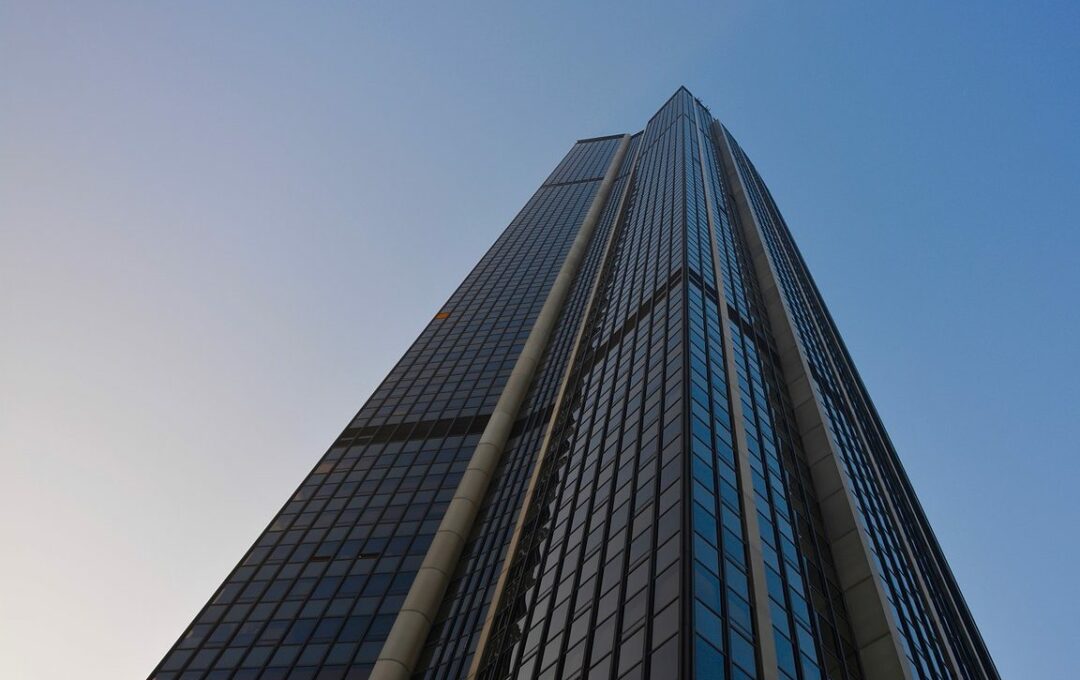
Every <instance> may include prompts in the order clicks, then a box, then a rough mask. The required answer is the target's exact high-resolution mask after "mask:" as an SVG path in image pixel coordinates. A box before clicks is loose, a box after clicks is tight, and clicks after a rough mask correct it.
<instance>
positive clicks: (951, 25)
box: [0, 0, 1080, 680]
mask: <svg viewBox="0 0 1080 680" xmlns="http://www.w3.org/2000/svg"><path fill="white" fill-rule="evenodd" d="M67 4H68V6H67V7H60V6H54V5H52V3H48V2H41V1H38V0H35V1H33V2H27V3H13V2H5V3H3V6H2V7H0V315H2V316H0V328H2V332H0V362H2V363H0V447H2V448H0V455H2V461H0V465H2V467H0V479H3V480H4V486H5V492H4V493H3V494H2V496H0V532H2V534H0V545H3V558H2V559H0V612H2V613H0V675H2V676H3V677H4V678H12V679H16V680H22V679H30V680H38V679H46V680H53V679H57V680H58V679H60V678H64V679H65V680H66V679H68V678H80V679H83V680H87V679H88V680H97V679H102V680H104V679H109V680H115V679H116V678H140V677H145V676H146V674H147V673H149V671H150V670H151V669H152V667H153V666H154V665H155V663H156V662H157V661H158V660H159V659H160V657H161V656H162V655H163V654H164V652H165V651H166V650H167V648H168V647H169V646H170V645H171V644H172V642H173V641H174V640H175V638H176V637H177V636H178V635H179V634H180V633H181V631H182V629H183V628H184V627H185V626H186V625H187V623H188V622H189V621H190V619H191V618H192V617H193V616H194V614H195V613H196V611H197V610H198V608H199V607H200V606H201V605H202V604H203V603H204V601H205V600H206V598H207V597H208V596H209V595H210V594H211V592H212V590H213V589H214V588H215V587H216V586H217V585H218V584H219V583H220V581H221V580H222V579H223V578H224V577H225V575H226V573H227V572H228V570H229V569H230V568H231V567H232V566H233V564H234V563H235V562H236V560H238V559H239V558H240V556H241V555H242V553H243V552H244V550H245V549H246V547H247V546H248V545H249V544H250V543H251V542H252V541H253V540H254V539H255V537H256V536H257V534H258V532H259V531H261V529H262V528H263V527H264V526H265V524H266V522H267V521H268V520H269V519H270V517H271V516H272V514H273V513H274V512H275V511H276V510H277V508H278V507H279V506H280V504H281V503H282V502H283V501H284V500H285V499H286V497H287V496H288V494H289V493H290V492H291V491H292V490H293V488H294V487H295V486H296V484H297V483H298V482H299V480H300V479H301V478H302V477H303V475H304V474H305V473H306V472H307V471H308V470H309V468H310V467H311V466H312V465H313V463H314V461H315V460H316V458H317V457H318V456H319V455H321V453H322V452H323V451H324V450H325V448H326V446H328V445H329V443H330V442H331V441H332V440H333V439H334V437H335V436H336V435H337V433H338V432H339V431H340V430H341V428H342V427H344V425H345V424H346V422H347V421H348V420H349V418H350V417H351V416H352V414H353V413H354V412H355V411H356V410H357V409H358V408H359V407H360V405H361V404H362V403H363V401H364V399H365V398H366V397H367V396H368V395H369V394H370V392H371V391H372V390H373V388H374V387H375V385H376V384H377V382H378V381H379V380H380V379H381V378H382V377H383V376H384V375H385V374H386V372H387V371H388V370H389V369H390V367H391V366H392V364H393V362H394V361H396V359H397V358H398V357H399V356H400V355H401V353H402V352H403V351H404V350H405V348H406V347H407V345H408V343H409V342H411V341H412V339H413V338H414V337H415V336H416V335H417V333H418V332H419V331H420V329H421V328H422V326H423V324H424V323H425V322H426V321H427V320H428V319H429V318H430V317H431V315H432V313H433V312H434V311H435V310H437V309H438V307H439V306H440V305H441V303H442V302H443V301H444V300H445V299H446V297H447V296H448V295H449V293H450V291H451V290H452V289H453V287H454V286H456V285H457V283H458V282H460V280H461V279H462V278H463V277H464V275H465V274H466V272H467V271H468V270H469V269H470V267H471V266H472V265H473V264H474V263H475V262H476V261H477V260H478V259H479V257H480V255H481V254H482V252H483V251H484V249H485V248H487V246H488V245H490V244H491V242H492V241H493V240H494V239H495V237H496V236H497V234H498V233H499V232H500V231H501V230H502V228H503V227H504V226H505V225H506V224H507V223H508V222H509V220H510V218H511V217H513V215H514V213H515V212H516V211H517V210H518V209H519V208H520V207H521V206H522V205H523V204H524V202H525V201H526V199H527V198H528V197H529V195H530V194H531V193H532V192H533V190H534V189H535V188H536V187H537V186H538V185H539V183H540V182H541V181H542V179H543V178H544V176H545V175H546V174H547V173H548V172H549V170H550V169H551V168H552V167H553V166H554V164H555V163H556V162H557V161H558V159H559V158H560V157H561V156H562V155H563V154H564V153H565V152H566V150H567V149H568V148H569V146H570V145H571V144H572V142H573V141H574V140H575V139H577V138H580V137H588V136H594V135H601V134H610V133H616V132H624V131H636V130H638V129H640V128H641V127H642V126H643V125H644V123H645V121H646V120H647V119H648V117H649V116H650V115H651V114H652V113H653V112H654V111H655V110H656V109H657V108H658V107H659V106H660V105H661V104H662V103H663V101H664V100H665V99H666V98H667V97H668V96H669V95H670V94H671V93H672V92H673V91H674V90H675V89H676V88H677V87H678V86H679V85H681V84H685V85H686V86H688V87H689V88H690V90H691V91H692V92H693V93H694V94H695V95H697V96H698V97H699V98H701V99H702V100H703V101H704V102H705V103H706V104H707V105H708V106H709V107H710V108H711V110H712V111H713V113H714V114H715V115H716V116H718V117H719V118H721V119H722V120H723V121H724V122H725V123H726V124H727V125H728V127H729V128H730V129H731V130H732V131H733V132H734V134H735V135H736V136H737V138H738V139H739V140H740V142H741V143H742V145H743V146H744V147H745V149H746V150H747V152H748V153H749V154H750V156H751V158H753V160H754V161H755V163H756V164H757V166H758V168H759V169H760V170H761V172H762V173H763V175H764V176H765V179H766V181H767V182H768V183H769V186H770V187H771V189H772V192H773V194H774V196H775V197H776V199H777V200H778V201H779V203H780V206H781V208H782V210H783V211H784V213H785V215H786V217H787V220H788V222H789V223H790V225H791V227H792V229H793V230H794V232H795V237H796V239H797V240H798V242H799V244H800V245H801V247H802V249H803V252H804V254H805V255H806V258H807V260H808V262H809V265H810V267H811V270H812V271H813V273H814V275H815V276H816V278H817V281H818V284H819V285H820V287H821V288H822V291H823V293H824V295H825V298H826V300H827V301H828V303H829V305H830V307H831V309H832V312H833V314H834V315H835V317H836V319H837V322H838V324H839V326H840V329H841V331H842V332H843V333H844V336H845V338H846V340H847V342H848V345H849V347H850V349H851V351H852V353H853V355H854V357H855V360H856V362H857V364H858V365H859V367H860V369H861V371H862V374H863V377H864V378H865V380H866V382H867V384H868V387H869V389H870V392H871V394H872V395H873V396H874V398H875V400H876V403H877V406H878V408H879V409H880V411H881V412H882V415H883V417H884V420H885V422H886V425H887V426H888V427H889V431H890V433H891V435H892V438H893V440H894V441H895V443H896V445H897V447H898V449H899V451H900V454H901V457H902V458H903V461H904V463H905V465H906V467H907V470H908V472H909V473H910V475H911V477H912V479H913V481H914V484H915V488H916V489H917V491H918V492H919V495H920V497H921V499H922V502H923V504H924V506H925V508H926V511H927V513H928V515H929V517H930V520H931V522H932V524H933V526H934V528H935V530H936V532H937V535H938V537H939V538H940V540H941V543H942V544H943V546H944V549H945V552H946V554H947V556H948V558H949V560H950V562H951V564H952V566H953V569H954V571H955V573H956V575H957V578H958V579H959V582H960V584H961V586H962V588H963V589H964V592H965V594H966V596H967V599H968V602H969V604H970V606H971V608H972V610H973V611H974V614H975V617H976V619H977V621H978V622H979V624H980V626H981V629H982V632H983V635H984V636H985V638H986V640H987V643H988V644H989V646H990V650H991V652H992V653H993V655H994V656H995V658H996V660H997V663H998V666H999V668H1000V670H1001V672H1002V674H1003V676H1004V677H1006V678H1016V679H1017V680H1020V679H1026V678H1072V677H1075V674H1076V666H1077V664H1076V658H1075V650H1076V648H1077V647H1078V646H1080V625H1078V614H1077V607H1078V604H1080V587H1078V585H1077V572H1078V568H1077V566H1076V565H1077V563H1078V561H1080V548H1078V540H1080V536H1078V534H1080V528H1078V527H1080V511H1078V502H1077V500H1076V488H1077V479H1078V475H1080V463H1078V455H1077V454H1078V448H1080V446H1078V444H1077V442H1078V441H1080V408H1078V404H1080V399H1078V390H1080V388H1078V385H1080V365H1078V360H1077V346H1078V345H1080V337H1078V336H1080V314H1078V312H1077V292H1078V291H1080V257H1078V252H1080V250H1078V248H1080V233H1078V224H1077V222H1078V220H1077V214H1078V209H1080V9H1078V7H1080V6H1078V4H1077V3H1075V2H1067V1H1062V2H1042V1H1039V0H1034V1H1032V2H1015V3H998V2H980V3H942V2H938V1H935V2H929V1H924V0H915V1H913V2H904V3H899V2H893V3H864V2H836V3H833V2H826V3H800V2H780V1H779V0H770V1H767V2H746V3H732V2H712V3H707V4H689V3H685V4H684V3H681V2H668V3H664V4H665V7H666V8H665V9H664V10H663V11H657V10H655V9H650V8H649V7H647V6H645V5H642V6H638V5H636V4H635V3H628V2H617V3H608V4H603V5H602V4H599V3H565V4H559V5H556V4H552V3H489V4H487V5H486V6H481V4H480V3H470V5H471V7H472V9H471V10H470V11H468V12H465V11H460V10H450V9H448V7H447V5H449V4H452V3H439V4H435V3H432V4H431V6H430V7H421V6H420V5H421V4H424V3H389V2H387V3H375V2H352V3H345V2H341V3H331V2H324V3H295V4H293V5H286V4H275V3H270V2H258V3H249V4H247V5H241V4H240V3H199V2H170V3H157V2H133V3H126V4H125V3H114V2H108V3H90V2H79V3H67ZM657 4H659V3H657ZM871 4H872V5H875V7H870V5H871ZM510 5H514V6H510ZM586 5H587V6H586ZM950 5H951V6H950Z"/></svg>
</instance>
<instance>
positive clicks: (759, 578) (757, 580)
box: [695, 110, 779, 680]
mask: <svg viewBox="0 0 1080 680" xmlns="http://www.w3.org/2000/svg"><path fill="white" fill-rule="evenodd" d="M695 117H696V122H697V125H695V128H696V129H697V136H698V145H697V147H698V163H699V164H700V165H701V180H702V185H703V186H704V189H705V221H706V223H707V224H708V225H709V245H710V247H711V248H712V260H713V277H714V284H713V285H714V286H715V287H716V297H717V308H718V309H719V310H720V332H721V337H722V338H723V347H724V370H725V371H726V372H727V375H728V380H727V388H728V402H729V403H730V405H731V423H732V427H733V428H734V431H733V433H734V435H735V455H736V457H737V460H738V462H739V494H740V502H741V503H742V516H743V527H744V529H745V531H746V545H747V550H748V551H749V553H750V578H751V582H752V584H753V586H752V587H753V596H754V603H753V604H754V609H753V612H754V625H755V626H756V627H757V635H758V640H757V642H758V644H757V652H758V664H759V665H760V668H761V677H762V678H763V679H764V680H776V678H777V677H778V674H779V665H778V664H777V661H776V643H775V641H774V640H773V627H772V613H771V612H770V610H769V588H768V583H767V582H766V580H765V559H764V556H763V555H762V549H761V531H760V529H759V527H758V521H757V503H756V502H755V500H754V481H753V479H752V477H751V473H750V455H749V452H748V448H747V443H746V428H745V427H744V426H743V413H742V399H740V398H739V380H738V372H737V370H736V368H735V354H734V352H733V350H732V338H731V326H730V320H729V317H728V311H727V303H726V302H725V299H726V297H725V294H724V277H723V275H722V274H721V273H720V253H719V251H718V250H717V247H716V226H715V225H716V217H715V215H714V214H713V206H714V205H715V203H714V201H715V200H716V197H715V196H713V195H712V189H711V187H710V186H709V182H708V176H709V174H708V172H706V169H705V158H704V156H703V154H704V153H705V140H704V138H703V135H702V134H701V114H700V113H698V112H697V111H696V110H695Z"/></svg>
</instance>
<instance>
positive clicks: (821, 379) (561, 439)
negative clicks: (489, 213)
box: [151, 89, 999, 680]
mask: <svg viewBox="0 0 1080 680" xmlns="http://www.w3.org/2000/svg"><path fill="white" fill-rule="evenodd" d="M998 677H999V676H998V674H997V671H996V670H995V668H994V664H993V661H992V659H991V658H990V655H989V653H988V652H987V649H986V646H985V644H984V643H983V641H982V638H981V637H980V635H979V631H978V629H977V628H976V626H975V623H974V621H973V620H972V617H971V614H970V612H969V611H968V608H967V606H966V605H965V603H964V599H963V596H962V594H961V593H960V590H959V588H958V587H957V584H956V581H955V579H954V578H953V576H952V573H951V571H950V569H949V566H948V564H947V563H946V561H945V558H944V556H943V555H942V551H941V549H940V547H939V545H938V543H937V541H936V539H935V538H934V534H933V532H932V530H931V528H930V526H929V524H928V523H927V520H926V517H925V514H924V513H923V511H922V509H921V507H920V505H919V502H918V500H917V498H916V497H915V494H914V492H913V490H912V488H911V484H910V482H909V480H908V478H907V476H906V475H905V473H904V470H903V468H902V466H901V465H900V462H899V459H898V457H897V454H896V451H895V450H894V448H893V446H892V443H891V442H890V440H889V437H888V435H887V434H886V432H885V430H884V427H883V426H882V423H881V420H880V418H879V416H878V413H877V411H876V410H875V408H874V406H873V403H872V402H871V401H870V397H869V395H868V394H867V392H866V389H865V387H864V385H863V383H862V381H861V379H860V378H859V375H858V372H857V371H856V369H855V367H854V365H853V364H852V361H851V357H850V356H849V354H848V352H847V349H846V348H845V346H844V343H843V341H842V340H841V338H840V335H839V332H838V331H837V328H836V325H835V324H834V323H833V320H832V318H831V316H830V315H829V312H828V309H827V308H826V307H825V303H824V301H823V300H822V297H821V294H820V293H819V291H818V289H817V287H816V286H815V284H814V281H813V279H812V278H811V276H810V273H809V271H808V270H807V267H806V263H805V262H804V261H803V259H802V256H801V255H800V254H799V251H798V248H797V247H796V245H795V243H794V241H793V239H792V236H791V232H790V231H789V230H788V228H787V225H786V224H785V222H784V220H783V218H782V217H781V215H780V212H779V210H778V209H777V206H776V204H775V202H774V201H773V198H772V196H771V195H770V193H769V191H768V189H767V188H766V186H765V184H764V183H763V182H762V179H761V177H760V175H759V174H758V172H757V170H756V169H755V168H754V166H753V164H752V163H751V162H750V160H749V159H748V158H747V156H746V154H745V153H744V152H743V150H742V148H741V147H740V146H739V145H738V143H737V142H736V141H735V139H734V138H733V137H732V136H731V134H730V133H729V132H728V131H727V129H726V128H724V127H723V125H721V124H720V123H719V122H718V121H717V120H715V119H714V118H713V117H712V116H711V114H710V113H709V111H708V109H706V108H705V107H704V106H703V105H702V104H701V103H700V102H698V101H697V100H696V99H694V97H693V96H692V95H691V94H690V93H689V92H687V91H686V90H685V89H680V90H678V91H677V92H676V93H675V94H674V95H673V96H672V97H671V98H670V99H669V100H668V101H667V102H666V103H665V104H664V105H663V107H662V108H661V109H660V111H659V112H657V113H656V115H655V116H653V117H652V119H651V120H649V122H648V124H647V125H646V127H645V129H644V131H642V132H639V133H637V134H633V135H613V136H610V137H599V138H594V139H585V140H581V141H579V142H577V143H576V144H575V145H574V146H573V147H572V148H571V149H570V151H569V153H568V154H567V155H566V157H565V158H564V159H563V160H562V162H561V163H559V165H558V166H557V167H556V168H555V170H554V171H553V172H552V173H551V175H550V176H549V177H548V178H547V180H546V181H545V182H544V183H543V185H542V186H541V187H540V188H539V189H538V190H537V191H536V193H535V194H534V195H533V196H532V198H531V199H530V200H529V202H528V203H527V204H526V205H525V207H524V208H523V209H522V210H521V212H520V213H519V214H518V215H517V217H515V218H514V220H513V221H512V222H511V223H510V225H509V226H508V227H507V229H506V231H505V232H503V234H502V235H501V236H500V237H499V239H498V240H497V241H496V242H495V244H494V245H493V246H492V247H491V249H490V250H489V251H488V252H487V254H485V255H484V257H483V258H482V259H481V260H480V263H479V264H478V265H477V266H476V267H475V268H474V269H473V271H472V272H471V273H470V274H469V275H468V277H467V278H466V279H465V281H464V282H463V283H462V284H461V286H460V287H459V288H458V289H457V290H456V291H455V292H454V293H453V295H451V296H450V299H449V300H448V301H447V302H446V304H445V305H444V306H443V307H442V308H441V309H440V310H439V311H438V312H437V313H436V314H435V315H434V318H433V319H432V320H431V321H430V323H429V324H428V325H427V327H426V328H425V329H424V331H423V332H422V333H421V334H420V337H419V338H418V339H417V340H416V341H415V342H414V343H413V345H412V347H410V348H409V350H408V351H407V352H406V353H405V355H404V356H403V357H402V359H401V360H400V361H399V362H398V364H397V365H396V366H395V367H394V368H393V370H391V371H390V374H389V375H388V376H387V377H386V379H385V380H384V381H383V383H382V384H381V385H380V386H379V387H378V389H377V390H376V391H375V393H374V394H373V395H372V396H371V398H370V399H369V400H368V401H367V403H366V404H365V405H364V406H363V408H362V409H361V410H360V412H359V413H358V414H357V415H356V417H355V418H354V419H353V420H352V422H350V423H349V424H348V426H347V427H346V428H345V430H344V431H343V432H342V433H341V434H340V436H339V437H338V438H337V439H336V440H335V441H334V442H333V444H332V445H331V446H330V449H329V450H328V451H327V452H326V453H325V454H324V455H323V456H322V458H321V459H319V460H318V462H317V463H316V464H315V467H314V469H313V470H312V471H311V473H310V474H309V475H308V476H307V478H306V479H304V480H303V482H302V483H301V485H300V487H299V488H298V489H297V490H296V492H295V493H294V494H293V495H292V496H291V497H290V498H289V499H288V500H287V501H286V503H285V505H284V507H282V508H281V510H280V511H279V512H278V514H277V515H276V516H275V517H274V518H273V520H272V521H271V522H270V524H269V526H268V527H267V528H266V530H265V531H264V532H263V533H262V535H261V536H259V538H258V539H257V540H256V541H255V544H254V545H253V546H252V547H251V548H250V549H249V550H248V552H247V553H246V554H245V555H244V557H243V558H242V559H241V561H240V563H239V564H238V565H237V566H236V568H235V569H234V570H233V571H232V573H231V574H229V576H228V578H226V580H225V582H224V583H223V584H222V585H221V587H220V588H219V589H218V590H217V591H216V592H215V593H214V595H213V597H212V598H211V600H210V601H209V602H208V603H207V604H206V606H205V607H203V609H202V610H201V611H200V612H199V613H198V615H197V616H196V617H195V620H194V621H193V622H192V623H191V625H190V626H189V627H188V628H187V629H186V630H185V631H184V633H183V634H182V635H181V637H180V639H179V640H178V641H177V642H176V644H175V646H174V647H173V648H172V649H171V650H170V651H169V652H168V653H167V654H166V656H165V658H164V659H163V660H162V662H161V664H160V665H159V666H158V667H157V668H156V669H155V670H154V671H153V673H152V674H151V678H154V679H155V680H227V679H228V680H256V679H258V680H285V679H289V680H292V679H303V680H344V679H349V680H354V679H355V680H361V679H366V678H373V679H378V680H389V679H400V680H404V679H406V678H415V679H417V680H443V679H450V678H476V679H478V680H479V679H482V680H501V679H503V678H522V679H528V680H555V679H557V678H567V679H571V678H580V679H583V680H584V679H588V680H599V679H605V680H615V679H620V680H621V679H625V680H631V679H633V680H639V679H640V680H646V679H652V680H657V679H660V680H669V679H677V678H687V679H688V678H708V679H713V678H716V679H721V678H725V679H726V678H730V679H737V680H746V679H749V678H756V679H761V680H773V679H776V680H779V679H786V680H820V679H825V678H828V679H830V680H832V679H837V680H839V679H847V680H856V679H862V678H865V679H867V680H879V679H880V680H887V679H892V678H897V679H900V678H910V679H913V680H914V679H919V680H939V679H940V680H944V679H946V678H950V679H951V678H964V679H977V678H991V679H996V678H998Z"/></svg>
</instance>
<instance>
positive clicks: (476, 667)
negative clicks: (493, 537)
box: [466, 135, 641, 680]
mask: <svg viewBox="0 0 1080 680" xmlns="http://www.w3.org/2000/svg"><path fill="white" fill-rule="evenodd" d="M630 139H631V135H626V136H625V137H624V138H623V145H624V146H625V145H626V144H628V143H629V141H630ZM624 151H625V148H624V147H620V149H619V151H617V152H616V155H615V156H616V157H615V158H613V159H612V161H611V162H612V166H611V167H613V168H615V175H614V177H617V176H618V171H619V168H620V167H621V166H622V160H623V155H625V153H624ZM640 155H641V147H640V146H638V148H637V151H636V152H635V154H634V157H633V158H632V159H631V162H630V170H629V171H628V173H627V180H626V185H625V187H624V188H623V192H622V196H620V197H619V204H618V207H617V208H616V210H615V221H614V224H613V225H612V226H611V233H610V234H608V239H607V243H606V244H604V252H603V254H602V255H601V256H600V266H599V267H598V269H597V272H596V279H595V280H594V281H593V283H592V286H591V288H590V290H589V298H588V301H587V302H586V303H585V309H584V310H583V311H582V313H581V322H580V325H579V326H578V330H577V334H576V335H575V337H574V345H573V347H572V349H571V350H570V355H569V357H568V358H567V360H566V369H565V371H564V372H563V376H562V380H561V381H560V382H559V390H558V392H557V393H556V395H555V401H554V405H553V407H552V410H551V417H550V419H549V420H548V424H547V427H546V428H545V432H544V439H543V442H542V443H541V445H540V451H539V453H538V454H537V456H536V462H535V463H533V473H532V475H531V476H530V478H529V485H528V487H527V488H526V490H525V497H524V499H523V500H522V503H521V508H520V509H519V511H518V518H517V522H516V524H515V526H514V533H513V535H512V536H511V537H510V543H509V545H508V546H507V548H506V556H505V557H504V559H503V567H502V570H501V571H500V572H499V579H498V581H497V582H496V584H495V591H494V593H493V594H492V597H491V602H490V603H489V604H488V610H487V616H485V618H484V627H483V629H482V630H481V631H480V637H479V639H478V641H477V644H476V651H475V652H474V654H473V660H472V663H471V664H470V666H469V672H468V675H467V676H466V677H467V678H468V679H469V680H472V679H473V678H476V677H477V676H478V674H479V672H480V669H481V668H482V666H483V660H484V655H485V652H486V651H487V644H488V641H489V640H490V639H491V629H492V626H493V625H494V623H495V614H496V612H498V610H499V606H500V604H501V602H502V596H503V592H504V590H505V586H506V580H507V578H508V576H509V574H510V568H511V566H512V563H513V559H512V558H513V556H514V554H515V553H516V552H517V549H518V544H519V543H520V542H521V536H522V530H523V528H524V526H525V522H526V519H527V517H528V514H529V506H530V505H531V504H532V501H533V497H534V496H535V494H536V485H537V481H538V479H539V476H540V470H541V469H542V466H543V463H544V458H545V457H546V456H547V455H548V452H549V450H550V448H551V439H552V435H553V433H554V429H555V426H556V424H557V422H558V417H559V412H560V410H561V409H562V407H563V402H564V400H565V397H566V391H567V389H568V387H569V381H570V377H571V375H573V372H574V366H575V364H576V363H577V359H578V356H579V355H580V353H581V346H582V339H583V338H584V337H585V335H586V333H587V332H588V329H589V319H590V317H591V316H592V311H593V308H594V307H595V306H596V296H597V293H598V291H599V290H600V285H601V282H602V281H603V280H604V272H605V269H606V267H607V264H608V260H609V257H610V256H611V250H612V247H613V246H614V244H615V242H616V241H617V240H618V238H619V231H620V227H621V226H622V221H623V218H624V212H625V210H626V204H627V197H628V196H629V195H630V193H631V188H632V187H633V184H634V175H635V174H636V171H637V159H638V157H639V156H640ZM598 197H599V194H598ZM605 203H606V200H605Z"/></svg>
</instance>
